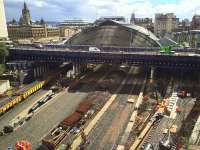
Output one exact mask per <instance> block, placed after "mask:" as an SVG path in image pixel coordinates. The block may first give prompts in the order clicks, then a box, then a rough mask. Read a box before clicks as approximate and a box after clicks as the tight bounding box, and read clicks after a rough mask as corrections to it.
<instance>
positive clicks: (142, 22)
mask: <svg viewBox="0 0 200 150" xmlns="http://www.w3.org/2000/svg"><path fill="white" fill-rule="evenodd" d="M130 23H131V24H135V25H138V26H142V27H144V28H146V29H148V30H150V31H151V32H154V25H153V21H152V18H136V17H135V14H134V13H133V14H132V15H131V19H130Z"/></svg>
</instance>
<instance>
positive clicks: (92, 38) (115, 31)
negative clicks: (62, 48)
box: [66, 20, 160, 47]
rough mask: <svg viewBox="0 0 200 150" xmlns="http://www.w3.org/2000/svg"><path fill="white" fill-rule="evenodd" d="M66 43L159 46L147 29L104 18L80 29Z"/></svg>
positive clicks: (99, 45)
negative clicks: (80, 30)
mask: <svg viewBox="0 0 200 150" xmlns="http://www.w3.org/2000/svg"><path fill="white" fill-rule="evenodd" d="M66 44H67V45H91V46H97V47H101V46H114V47H115V46H117V47H160V43H159V39H158V38H157V37H156V36H155V35H154V34H153V33H152V32H150V31H149V30H147V29H145V28H143V27H140V26H137V25H134V24H125V23H121V22H117V21H112V20H106V21H104V22H102V23H101V24H99V25H96V26H92V27H89V28H86V29H84V30H82V32H80V33H78V34H76V35H74V36H73V37H72V38H70V39H69V40H68V41H67V43H66Z"/></svg>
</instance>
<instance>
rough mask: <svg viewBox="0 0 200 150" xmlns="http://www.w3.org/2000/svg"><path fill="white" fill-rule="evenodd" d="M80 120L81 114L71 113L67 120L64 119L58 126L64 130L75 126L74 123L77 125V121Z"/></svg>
mask: <svg viewBox="0 0 200 150" xmlns="http://www.w3.org/2000/svg"><path fill="white" fill-rule="evenodd" d="M80 119H81V114H80V113H78V112H73V113H72V114H71V115H69V116H68V117H67V118H65V119H64V120H63V121H62V122H61V124H60V126H61V127H63V128H64V129H65V128H68V127H73V126H75V125H76V123H78V121H79V120H80Z"/></svg>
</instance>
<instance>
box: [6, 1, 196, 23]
mask: <svg viewBox="0 0 200 150" xmlns="http://www.w3.org/2000/svg"><path fill="white" fill-rule="evenodd" d="M26 1H27V2H28V5H29V8H30V9H31V10H33V11H31V13H32V16H33V17H34V16H36V15H38V14H40V15H41V16H43V17H44V18H47V19H48V20H54V19H55V18H56V19H57V20H63V19H64V17H65V16H66V18H67V17H68V18H71V17H72V18H73V17H83V18H87V19H92V20H93V19H95V18H96V14H98V17H100V16H107V15H110V16H111V15H120V16H125V17H126V18H130V15H131V13H132V12H135V14H136V17H152V18H154V14H155V13H167V12H172V13H175V14H176V15H177V16H178V17H180V18H189V19H191V17H192V16H193V15H194V13H199V14H200V0H179V2H176V3H174V2H171V3H170V2H168V3H167V2H166V3H164V4H162V3H161V2H159V3H158V4H156V3H155V1H156V0H155V1H154V2H153V3H152V1H153V0H26ZM22 2H24V0H6V2H5V3H6V5H7V7H6V8H7V17H8V18H12V17H14V16H10V15H13V14H16V12H17V11H16V10H17V9H18V11H19V9H21V7H19V5H21V4H22ZM15 5H16V7H15V8H14V6H15ZM11 8H12V9H11ZM36 11H37V12H36ZM41 16H39V17H41ZM59 18H60V19H59Z"/></svg>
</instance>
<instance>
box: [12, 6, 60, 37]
mask: <svg viewBox="0 0 200 150" xmlns="http://www.w3.org/2000/svg"><path fill="white" fill-rule="evenodd" d="M42 22H43V23H42V24H40V25H36V24H33V23H32V22H31V17H30V11H29V10H28V7H27V5H26V3H24V8H23V10H22V15H21V17H20V20H19V23H16V22H15V21H12V22H11V23H10V24H8V36H9V38H10V39H11V40H14V41H18V40H22V39H30V40H38V39H43V38H51V37H59V36H60V30H59V28H57V27H49V26H47V25H46V24H45V23H44V21H42Z"/></svg>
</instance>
